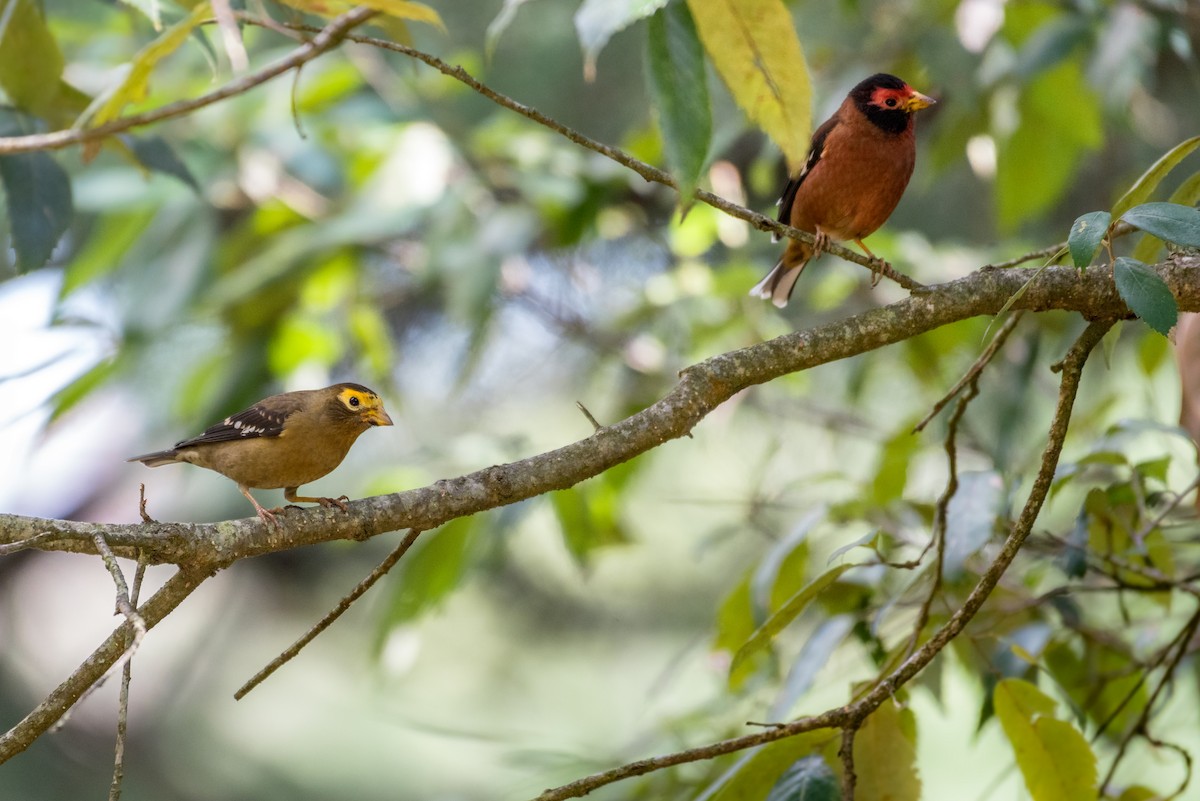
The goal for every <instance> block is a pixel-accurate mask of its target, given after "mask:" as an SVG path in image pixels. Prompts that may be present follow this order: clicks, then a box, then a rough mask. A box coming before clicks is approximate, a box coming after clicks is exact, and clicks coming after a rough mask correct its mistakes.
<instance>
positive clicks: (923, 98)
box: [904, 91, 937, 114]
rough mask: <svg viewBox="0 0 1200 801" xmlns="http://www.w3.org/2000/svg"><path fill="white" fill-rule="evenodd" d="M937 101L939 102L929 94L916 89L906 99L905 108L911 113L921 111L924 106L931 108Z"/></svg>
mask: <svg viewBox="0 0 1200 801" xmlns="http://www.w3.org/2000/svg"><path fill="white" fill-rule="evenodd" d="M935 103H937V101H936V100H934V99H933V98H932V97H930V96H929V95H923V94H921V93H920V92H917V91H914V92H913V93H912V96H911V97H909V98H908V99H907V100H905V101H904V110H905V111H907V112H909V113H910V114H911V113H912V112H914V111H920V110H921V109H923V108H929V107H930V106H932V105H934V104H935Z"/></svg>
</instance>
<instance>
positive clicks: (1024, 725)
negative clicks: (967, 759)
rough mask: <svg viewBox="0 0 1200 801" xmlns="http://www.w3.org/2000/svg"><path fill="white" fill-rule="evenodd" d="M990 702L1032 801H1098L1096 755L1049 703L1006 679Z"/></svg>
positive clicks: (1027, 686)
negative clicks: (1009, 744) (992, 703)
mask: <svg viewBox="0 0 1200 801" xmlns="http://www.w3.org/2000/svg"><path fill="white" fill-rule="evenodd" d="M993 700H994V702H995V708H996V717H997V718H999V720H1000V725H1001V727H1002V728H1003V729H1004V734H1005V735H1006V736H1007V737H1008V741H1009V743H1011V744H1012V747H1013V752H1014V753H1015V754H1016V757H1017V767H1019V768H1020V769H1021V775H1022V776H1024V777H1025V786H1026V787H1027V788H1028V789H1029V794H1030V795H1031V796H1033V801H1096V798H1097V796H1098V794H1099V791H1098V790H1097V787H1096V784H1097V778H1096V755H1095V754H1094V753H1092V749H1091V748H1090V747H1089V746H1088V743H1087V740H1085V739H1084V737H1083V735H1082V734H1080V733H1079V730H1078V729H1076V728H1075V727H1074V726H1072V725H1071V724H1070V723H1067V722H1066V721H1063V720H1058V719H1057V718H1055V717H1054V716H1053V715H1054V710H1055V708H1056V706H1057V704H1056V703H1055V702H1054V700H1053V699H1051V698H1050V697H1049V696H1047V695H1046V694H1045V693H1043V692H1042V691H1041V690H1039V689H1038V688H1037V687H1036V686H1034V685H1032V684H1030V683H1029V682H1027V681H1022V680H1020V679H1004V680H1003V681H1001V682H1000V683H999V684H997V685H996V691H995V693H994V695H993Z"/></svg>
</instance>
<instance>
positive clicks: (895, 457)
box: [871, 423, 921, 506]
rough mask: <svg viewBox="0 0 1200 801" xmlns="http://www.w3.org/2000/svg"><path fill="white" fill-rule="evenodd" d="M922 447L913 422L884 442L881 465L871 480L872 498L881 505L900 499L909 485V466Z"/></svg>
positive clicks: (902, 427)
mask: <svg viewBox="0 0 1200 801" xmlns="http://www.w3.org/2000/svg"><path fill="white" fill-rule="evenodd" d="M920 448H921V439H920V437H917V436H916V435H914V434H913V426H912V423H906V424H904V425H902V426H900V429H899V430H898V431H897V432H896V433H895V434H894V435H893V436H892V437H891V438H890V439H888V441H887V442H885V443H884V444H883V448H882V449H881V450H880V452H879V466H878V467H876V468H875V479H874V481H872V482H871V500H872V501H873V502H874V503H877V504H879V505H881V506H883V505H886V504H889V503H891V502H892V501H898V500H900V498H901V497H903V495H904V488H905V487H906V486H907V485H908V466H909V463H910V462H911V461H912V458H913V456H914V455H915V454H916V453H917V451H918V450H920Z"/></svg>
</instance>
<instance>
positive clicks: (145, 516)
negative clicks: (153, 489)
mask: <svg viewBox="0 0 1200 801" xmlns="http://www.w3.org/2000/svg"><path fill="white" fill-rule="evenodd" d="M138 514H139V515H141V516H142V522H143V523H156V522H158V521H156V520H155V519H154V518H153V517H151V516H150V513H149V512H147V511H146V485H145V484H138Z"/></svg>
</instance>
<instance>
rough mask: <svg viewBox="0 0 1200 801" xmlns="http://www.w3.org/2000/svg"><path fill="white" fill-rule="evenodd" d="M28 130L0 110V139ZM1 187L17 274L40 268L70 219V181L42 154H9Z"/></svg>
mask: <svg viewBox="0 0 1200 801" xmlns="http://www.w3.org/2000/svg"><path fill="white" fill-rule="evenodd" d="M31 128H32V124H31V123H30V122H29V121H28V118H27V117H25V116H24V115H21V114H18V113H13V112H6V111H3V110H0V136H8V135H12V134H14V133H27V132H28V131H29V130H30V129H31ZM0 184H2V185H3V186H4V194H5V195H6V196H7V198H8V203H7V204H6V205H7V208H8V218H9V222H10V228H11V231H12V247H13V250H15V251H16V253H17V268H18V269H20V270H33V269H36V268H38V267H41V266H42V265H43V264H45V263H46V262H47V261H49V259H50V255H51V254H52V253H53V252H54V247H55V246H56V245H57V244H58V241H59V240H60V239H62V235H63V234H65V233H66V232H67V228H69V227H70V226H71V220H72V218H73V217H74V215H75V206H74V203H73V202H72V199H71V180H70V178H69V177H68V176H67V173H66V171H65V170H64V169H63V168H62V167H60V166H58V162H56V161H55V160H54V159H53V158H51V157H50V155H49V154H47V153H36V152H35V153H14V154H12V155H9V156H0Z"/></svg>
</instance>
